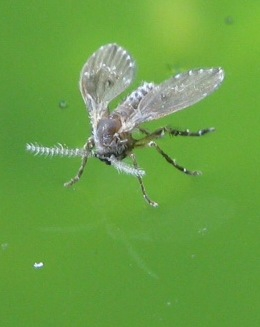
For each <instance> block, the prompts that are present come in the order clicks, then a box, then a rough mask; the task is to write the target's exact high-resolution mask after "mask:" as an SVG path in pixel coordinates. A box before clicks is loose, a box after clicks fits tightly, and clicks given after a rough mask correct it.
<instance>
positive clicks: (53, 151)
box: [26, 143, 89, 157]
mask: <svg viewBox="0 0 260 327" xmlns="http://www.w3.org/2000/svg"><path fill="white" fill-rule="evenodd" d="M26 150H27V151H29V152H31V153H33V154H34V155H35V156H37V155H39V156H42V155H44V156H46V157H54V156H61V157H84V156H89V153H88V152H87V151H85V150H84V149H78V148H75V149H68V148H67V147H64V146H63V145H62V144H60V143H59V144H58V145H56V146H54V147H51V148H49V147H46V146H41V145H39V144H37V143H28V144H26Z"/></svg>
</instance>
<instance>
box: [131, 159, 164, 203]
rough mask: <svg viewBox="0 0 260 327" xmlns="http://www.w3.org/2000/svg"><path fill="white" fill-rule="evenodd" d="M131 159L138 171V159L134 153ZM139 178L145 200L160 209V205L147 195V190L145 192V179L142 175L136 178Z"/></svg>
mask: <svg viewBox="0 0 260 327" xmlns="http://www.w3.org/2000/svg"><path fill="white" fill-rule="evenodd" d="M130 157H131V159H132V160H133V165H134V167H135V169H138V165H137V161H136V157H135V155H134V154H133V153H131V154H130ZM136 177H137V178H138V181H139V184H140V186H141V190H142V193H143V197H144V199H145V201H146V202H147V203H148V204H150V205H151V206H152V207H158V203H156V202H154V201H152V200H151V199H150V198H149V196H148V195H147V193H146V190H145V187H144V183H143V179H142V177H141V176H140V175H137V176H136Z"/></svg>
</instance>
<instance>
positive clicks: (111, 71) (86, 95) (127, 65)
mask: <svg viewBox="0 0 260 327" xmlns="http://www.w3.org/2000/svg"><path fill="white" fill-rule="evenodd" d="M134 74H135V62H134V60H133V59H132V57H131V56H130V55H129V53H128V52H127V51H126V50H124V49H123V48H122V47H120V46H118V45H117V44H107V45H104V46H102V47H101V48H100V49H99V50H97V51H96V52H95V53H94V54H93V55H92V56H91V57H90V58H89V60H88V61H87V62H86V64H85V65H84V67H83V68H82V71H81V74H80V81H79V84H80V91H81V94H82V97H83V99H84V101H85V103H86V105H87V106H88V110H89V113H90V117H91V119H92V124H93V126H96V124H97V122H98V120H99V119H100V118H101V117H102V116H103V115H104V114H105V113H106V112H107V110H108V109H107V108H108V104H109V102H110V101H112V100H113V99H114V98H116V97H117V96H118V95H119V94H121V93H122V92H123V91H124V90H125V89H126V88H127V87H128V86H129V85H130V84H131V83H132V81H133V79H134Z"/></svg>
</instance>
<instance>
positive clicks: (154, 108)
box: [121, 68, 224, 132]
mask: <svg viewBox="0 0 260 327" xmlns="http://www.w3.org/2000/svg"><path fill="white" fill-rule="evenodd" d="M223 79H224V71H223V69H221V68H211V69H197V70H190V71H189V72H187V73H183V74H179V75H176V76H175V77H173V78H171V79H169V80H167V81H165V82H163V83H161V84H159V85H157V86H155V87H154V89H153V90H151V91H150V92H149V93H148V94H147V95H145V96H144V98H143V99H142V100H141V101H140V103H139V105H138V106H137V108H136V109H135V110H130V111H129V115H127V116H126V115H125V116H124V117H123V124H122V128H121V132H129V131H131V130H133V129H134V128H135V127H137V126H138V125H140V124H142V123H144V122H147V121H150V120H155V119H159V118H161V117H164V116H167V115H169V114H172V113H174V112H176V111H179V110H182V109H184V108H187V107H189V106H191V105H193V104H195V103H196V102H198V101H200V100H202V99H204V98H205V97H207V96H208V95H210V94H211V93H212V92H214V91H216V90H217V89H218V87H219V86H220V84H221V82H222V81H223Z"/></svg>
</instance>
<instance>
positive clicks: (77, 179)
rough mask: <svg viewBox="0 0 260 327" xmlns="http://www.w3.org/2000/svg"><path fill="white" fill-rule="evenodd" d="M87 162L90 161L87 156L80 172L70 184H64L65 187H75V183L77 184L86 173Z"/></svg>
mask: <svg viewBox="0 0 260 327" xmlns="http://www.w3.org/2000/svg"><path fill="white" fill-rule="evenodd" d="M87 161H88V157H87V156H86V157H83V158H82V162H81V166H80V168H79V171H78V173H77V175H76V176H75V177H73V178H72V179H71V180H70V181H69V182H67V183H64V186H65V187H70V186H72V185H74V184H75V183H77V182H78V181H79V180H80V177H81V176H82V174H83V172H84V169H85V166H86V164H87Z"/></svg>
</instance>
